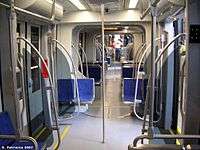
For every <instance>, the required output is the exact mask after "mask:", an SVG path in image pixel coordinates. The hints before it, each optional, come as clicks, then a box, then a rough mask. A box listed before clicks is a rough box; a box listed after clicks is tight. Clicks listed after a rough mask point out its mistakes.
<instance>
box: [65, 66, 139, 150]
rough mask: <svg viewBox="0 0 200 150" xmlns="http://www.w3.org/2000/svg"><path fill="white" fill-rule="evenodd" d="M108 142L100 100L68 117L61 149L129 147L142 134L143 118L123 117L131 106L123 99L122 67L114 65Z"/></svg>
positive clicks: (109, 75) (109, 85) (108, 79)
mask: <svg viewBox="0 0 200 150" xmlns="http://www.w3.org/2000/svg"><path fill="white" fill-rule="evenodd" d="M105 110H106V142H105V144H102V143H101V141H102V119H101V118H99V117H100V116H101V114H102V111H101V100H96V101H95V102H94V103H93V104H92V105H91V106H89V111H88V112H87V113H88V114H91V115H94V116H96V117H91V116H86V115H83V114H81V115H80V116H79V118H77V119H74V120H69V121H67V123H69V124H71V127H70V129H69V132H68V134H67V135H66V137H65V138H64V140H63V142H62V146H61V149H62V150H127V147H128V144H130V143H131V142H132V141H133V139H134V137H136V136H137V135H139V134H140V130H141V126H142V122H141V121H139V120H137V119H134V118H132V117H127V118H123V119H120V116H123V115H125V114H127V113H129V112H130V106H128V105H125V104H123V103H122V101H121V69H120V67H119V66H115V67H111V68H109V70H108V71H107V75H106V109H105Z"/></svg>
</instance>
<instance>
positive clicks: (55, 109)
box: [17, 37, 61, 150]
mask: <svg viewBox="0 0 200 150" xmlns="http://www.w3.org/2000/svg"><path fill="white" fill-rule="evenodd" d="M17 39H18V40H23V41H24V42H25V43H27V44H28V45H29V46H30V47H31V48H33V50H34V51H35V52H36V54H37V55H38V56H39V58H40V59H41V61H42V63H43V64H44V67H45V69H46V70H47V73H48V76H49V81H50V84H51V92H52V98H53V111H54V117H55V123H56V128H54V127H53V128H52V129H55V130H56V131H57V135H58V144H57V146H56V148H55V149H56V150H57V149H58V148H59V146H60V143H61V136H60V131H59V126H58V114H57V113H58V110H57V107H56V100H55V91H54V87H53V80H52V77H51V73H50V71H49V68H48V66H47V64H46V61H45V60H44V58H43V57H42V55H41V54H40V52H39V51H38V50H37V48H36V47H35V46H34V45H33V44H32V43H31V42H29V41H28V40H27V39H26V38H24V37H18V38H17ZM24 50H27V49H24Z"/></svg>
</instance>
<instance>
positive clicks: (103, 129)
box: [101, 4, 105, 143]
mask: <svg viewBox="0 0 200 150" xmlns="http://www.w3.org/2000/svg"><path fill="white" fill-rule="evenodd" d="M101 25H102V47H103V48H102V55H103V56H102V65H103V71H102V84H103V85H102V88H103V90H102V95H103V101H102V103H103V104H102V119H103V121H102V122H103V128H102V132H103V140H102V142H103V143H105V58H104V57H105V51H104V47H105V42H104V5H103V4H102V5H101Z"/></svg>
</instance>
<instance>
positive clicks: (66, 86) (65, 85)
mask: <svg viewBox="0 0 200 150" xmlns="http://www.w3.org/2000/svg"><path fill="white" fill-rule="evenodd" d="M57 84H58V101H59V102H70V101H72V100H74V99H75V94H74V80H73V79H58V81H57Z"/></svg>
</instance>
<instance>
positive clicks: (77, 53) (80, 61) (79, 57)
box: [72, 44, 83, 74]
mask: <svg viewBox="0 0 200 150" xmlns="http://www.w3.org/2000/svg"><path fill="white" fill-rule="evenodd" d="M72 47H73V48H74V50H75V52H76V55H77V56H78V59H79V63H80V65H81V73H82V74H83V62H82V60H81V56H80V54H79V52H78V50H77V48H76V47H75V46H74V45H73V44H72Z"/></svg>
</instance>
